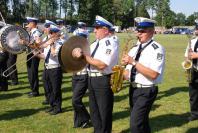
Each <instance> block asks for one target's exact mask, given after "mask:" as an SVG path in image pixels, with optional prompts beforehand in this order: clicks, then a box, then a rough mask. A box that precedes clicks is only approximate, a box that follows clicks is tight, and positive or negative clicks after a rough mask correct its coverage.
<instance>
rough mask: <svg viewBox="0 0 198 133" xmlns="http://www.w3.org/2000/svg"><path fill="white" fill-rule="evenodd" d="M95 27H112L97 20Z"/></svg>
mask: <svg viewBox="0 0 198 133" xmlns="http://www.w3.org/2000/svg"><path fill="white" fill-rule="evenodd" d="M94 26H105V27H108V28H110V27H111V26H110V25H108V24H106V23H104V22H103V21H100V20H96V22H95V24H94Z"/></svg>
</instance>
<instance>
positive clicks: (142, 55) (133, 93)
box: [122, 17, 165, 133]
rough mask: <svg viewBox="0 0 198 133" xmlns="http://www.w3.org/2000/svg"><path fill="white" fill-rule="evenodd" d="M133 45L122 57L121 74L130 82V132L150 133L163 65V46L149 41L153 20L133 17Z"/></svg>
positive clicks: (152, 30)
mask: <svg viewBox="0 0 198 133" xmlns="http://www.w3.org/2000/svg"><path fill="white" fill-rule="evenodd" d="M135 21H136V22H137V29H136V36H137V38H138V42H137V45H136V46H135V47H133V48H132V49H131V50H130V51H129V53H128V54H127V55H124V56H123V57H122V63H123V64H128V65H127V67H126V71H125V73H124V76H125V78H126V79H127V78H128V79H129V80H130V82H131V85H130V91H129V98H130V99H129V100H130V107H131V112H130V113H131V114H130V128H131V132H132V133H150V132H151V129H150V126H149V112H150V110H151V107H152V104H153V102H154V100H155V98H156V96H157V93H158V87H157V84H159V83H160V82H161V81H162V76H163V71H164V65H165V49H164V48H163V46H161V45H160V44H159V43H157V42H156V41H154V40H153V35H154V32H155V30H154V24H155V21H154V20H151V19H148V18H143V17H137V18H135Z"/></svg>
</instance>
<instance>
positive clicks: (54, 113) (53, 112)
mask: <svg viewBox="0 0 198 133" xmlns="http://www.w3.org/2000/svg"><path fill="white" fill-rule="evenodd" d="M61 112H62V110H55V109H54V110H53V111H51V112H49V114H50V115H57V114H59V113H61Z"/></svg>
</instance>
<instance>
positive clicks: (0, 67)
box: [0, 47, 8, 91]
mask: <svg viewBox="0 0 198 133" xmlns="http://www.w3.org/2000/svg"><path fill="white" fill-rule="evenodd" d="M7 60H8V52H6V51H4V50H3V49H2V48H1V47H0V91H7V90H8V81H7V78H6V77H4V76H3V75H2V73H3V72H4V71H5V70H6V68H7V65H6V62H7Z"/></svg>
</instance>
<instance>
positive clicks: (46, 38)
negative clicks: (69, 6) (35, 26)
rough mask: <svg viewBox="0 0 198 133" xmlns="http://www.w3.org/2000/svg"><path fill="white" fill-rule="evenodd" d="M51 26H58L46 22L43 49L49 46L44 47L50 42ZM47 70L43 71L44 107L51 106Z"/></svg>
mask: <svg viewBox="0 0 198 133" xmlns="http://www.w3.org/2000/svg"><path fill="white" fill-rule="evenodd" d="M50 25H56V24H55V23H54V22H52V21H50V20H45V23H44V29H43V33H44V34H45V37H44V38H43V40H42V42H41V43H42V44H43V45H42V46H40V47H41V48H45V47H47V45H46V46H44V45H45V42H46V41H48V39H49V38H50ZM45 70H46V69H44V71H43V77H42V80H43V87H44V93H45V100H44V101H43V102H42V104H43V105H47V104H49V96H50V90H49V87H48V82H47V81H46V75H47V74H46V71H45Z"/></svg>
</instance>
